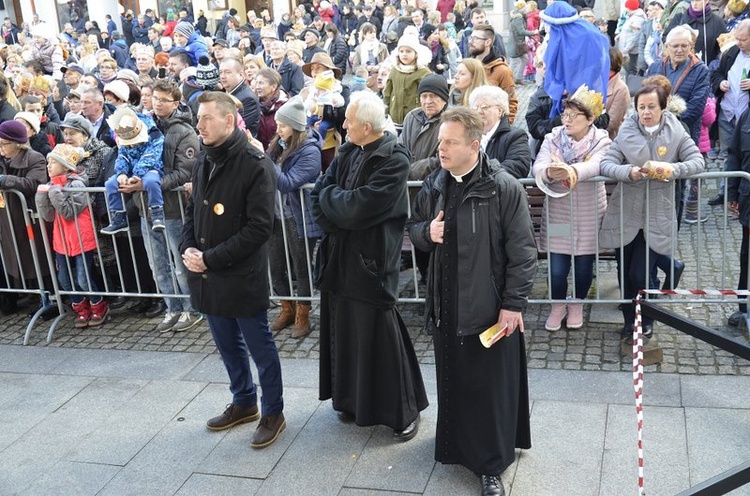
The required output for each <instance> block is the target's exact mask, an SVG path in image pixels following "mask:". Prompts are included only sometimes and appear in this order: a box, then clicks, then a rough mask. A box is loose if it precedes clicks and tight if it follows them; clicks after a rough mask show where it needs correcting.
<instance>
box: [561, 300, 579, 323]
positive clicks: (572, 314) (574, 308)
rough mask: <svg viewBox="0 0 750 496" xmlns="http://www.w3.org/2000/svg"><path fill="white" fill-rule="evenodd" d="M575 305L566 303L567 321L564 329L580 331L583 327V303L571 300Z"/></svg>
mask: <svg viewBox="0 0 750 496" xmlns="http://www.w3.org/2000/svg"><path fill="white" fill-rule="evenodd" d="M571 301H574V302H576V303H568V320H567V321H566V323H565V327H567V328H568V329H580V328H581V327H583V303H580V301H581V300H571Z"/></svg>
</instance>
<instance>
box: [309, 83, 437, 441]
mask: <svg viewBox="0 0 750 496" xmlns="http://www.w3.org/2000/svg"><path fill="white" fill-rule="evenodd" d="M385 123H386V120H385V105H384V104H383V101H382V100H381V99H380V98H378V97H377V96H376V95H375V94H374V93H371V92H365V91H360V92H356V93H354V94H353V95H352V99H351V103H350V104H349V106H348V107H347V109H346V122H345V124H344V127H345V128H346V130H347V132H348V135H347V141H348V142H347V143H345V144H343V145H342V146H341V147H340V148H339V151H338V154H337V155H336V158H335V159H334V161H333V163H332V164H331V166H330V167H329V168H328V169H327V170H326V172H325V174H324V175H323V176H322V177H321V178H320V179H319V180H318V181H317V183H316V184H315V187H314V188H313V191H312V195H311V197H312V211H313V217H314V219H315V222H316V223H317V224H318V226H320V228H321V229H322V230H323V232H324V233H325V234H324V237H323V241H322V245H321V246H320V249H319V260H318V262H317V267H316V271H317V272H318V274H319V275H318V278H317V282H318V286H319V288H320V292H321V311H320V386H319V392H320V393H319V394H320V399H321V400H326V399H328V398H332V399H333V409H334V410H336V411H337V412H338V416H339V419H340V420H341V421H342V422H356V424H357V425H360V426H368V425H377V424H382V425H386V426H388V427H390V428H391V429H393V436H394V439H396V440H398V441H407V440H409V439H412V438H413V437H414V436H415V435H416V434H417V430H418V428H419V412H420V411H421V410H424V409H425V408H426V407H427V395H426V393H425V389H424V383H423V382H422V374H421V372H420V370H419V363H418V362H417V357H416V354H415V352H414V348H413V347H412V343H411V339H410V338H409V333H408V332H407V329H406V326H405V325H404V322H403V320H401V316H400V315H399V313H398V310H397V309H396V300H397V299H398V278H399V267H400V258H401V244H402V241H403V235H404V225H405V223H406V217H407V213H408V208H409V205H408V201H409V200H408V195H407V191H406V189H407V188H406V180H407V176H408V173H409V152H408V151H407V150H406V148H404V147H403V146H402V145H399V144H398V143H397V142H396V137H395V136H394V135H392V134H390V133H388V132H386V131H385V130H384V129H385ZM364 343H367V344H366V345H364Z"/></svg>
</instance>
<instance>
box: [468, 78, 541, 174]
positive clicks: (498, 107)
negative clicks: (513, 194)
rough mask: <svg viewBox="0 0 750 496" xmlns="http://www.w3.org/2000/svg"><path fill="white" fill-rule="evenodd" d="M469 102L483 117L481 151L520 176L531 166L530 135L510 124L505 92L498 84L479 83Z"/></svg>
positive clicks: (526, 172)
mask: <svg viewBox="0 0 750 496" xmlns="http://www.w3.org/2000/svg"><path fill="white" fill-rule="evenodd" d="M469 105H470V106H471V107H472V108H473V109H474V110H476V111H477V112H479V115H481V116H482V122H483V123H484V129H483V131H482V133H483V134H482V143H481V145H482V150H483V151H484V152H485V153H486V154H487V157H489V158H490V159H495V160H497V161H498V162H500V165H501V167H502V168H503V169H505V170H506V171H507V172H508V173H509V174H510V175H511V176H513V177H515V178H516V179H522V178H524V177H527V176H528V175H529V169H531V152H530V150H529V138H528V136H527V135H526V132H525V131H524V130H523V129H520V128H517V127H511V126H510V120H509V119H508V113H509V112H510V110H509V103H508V94H507V93H506V92H505V90H503V89H502V88H498V87H497V86H490V85H485V86H480V87H478V88H477V89H475V90H474V91H472V92H471V95H469Z"/></svg>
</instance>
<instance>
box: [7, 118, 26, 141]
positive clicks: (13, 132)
mask: <svg viewBox="0 0 750 496" xmlns="http://www.w3.org/2000/svg"><path fill="white" fill-rule="evenodd" d="M0 138H3V139H6V140H8V141H12V142H13V143H21V144H25V143H28V141H29V137H28V135H27V134H26V126H24V125H23V124H21V123H20V122H18V121H5V122H3V123H0Z"/></svg>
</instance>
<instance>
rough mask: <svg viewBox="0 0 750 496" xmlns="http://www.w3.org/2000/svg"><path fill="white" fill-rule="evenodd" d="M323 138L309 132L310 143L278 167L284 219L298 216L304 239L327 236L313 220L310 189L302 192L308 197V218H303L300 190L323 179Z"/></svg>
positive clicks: (306, 201)
mask: <svg viewBox="0 0 750 496" xmlns="http://www.w3.org/2000/svg"><path fill="white" fill-rule="evenodd" d="M321 141H322V140H321V138H320V135H319V134H318V133H317V131H315V130H312V129H311V130H309V131H308V136H307V140H305V141H304V142H303V143H302V144H301V145H300V146H299V148H297V149H296V150H295V151H294V152H292V154H291V155H289V156H288V157H287V158H286V160H284V163H283V164H281V165H280V166H279V165H278V164H274V166H275V168H276V188H277V189H278V190H279V191H280V192H281V195H282V206H283V208H284V217H285V218H289V217H294V224H295V226H296V227H297V235H298V236H299V237H300V238H302V237H305V234H306V235H307V237H308V238H319V237H321V236H322V235H323V231H321V229H320V227H318V225H317V224H316V223H315V221H314V220H313V215H312V208H311V206H312V203H311V200H310V192H311V189H310V188H305V189H303V190H302V194H303V195H304V198H305V206H304V207H305V215H304V218H303V216H302V203H301V201H300V194H299V192H300V188H301V187H302V186H304V185H305V184H309V183H314V182H315V181H316V180H317V179H318V177H319V176H320V169H321V159H320V146H321Z"/></svg>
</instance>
